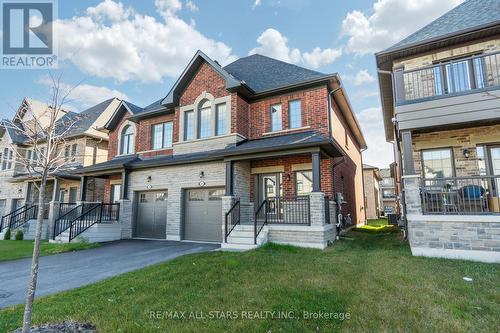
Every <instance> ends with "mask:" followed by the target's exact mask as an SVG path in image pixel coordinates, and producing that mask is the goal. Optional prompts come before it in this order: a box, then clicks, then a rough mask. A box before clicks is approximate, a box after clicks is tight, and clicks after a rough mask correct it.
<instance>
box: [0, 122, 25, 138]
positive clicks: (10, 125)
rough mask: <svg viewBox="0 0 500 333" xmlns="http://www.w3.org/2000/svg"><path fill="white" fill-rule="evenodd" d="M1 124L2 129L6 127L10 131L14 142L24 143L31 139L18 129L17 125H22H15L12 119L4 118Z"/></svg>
mask: <svg viewBox="0 0 500 333" xmlns="http://www.w3.org/2000/svg"><path fill="white" fill-rule="evenodd" d="M0 126H1V127H2V129H5V130H6V131H7V132H8V133H9V136H10V138H11V140H12V142H13V143H16V144H23V143H24V142H26V141H28V140H29V138H28V137H27V136H26V135H24V133H23V132H21V131H19V130H17V129H16V127H18V126H20V125H14V124H13V123H12V121H10V120H8V119H3V120H2V121H1V125H0ZM21 126H22V125H21Z"/></svg>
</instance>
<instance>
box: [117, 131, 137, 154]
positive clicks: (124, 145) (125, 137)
mask: <svg viewBox="0 0 500 333" xmlns="http://www.w3.org/2000/svg"><path fill="white" fill-rule="evenodd" d="M134 144H135V140H134V128H133V127H132V126H131V125H127V126H125V127H124V128H123V130H122V135H121V147H120V154H121V155H127V154H132V153H133V152H134Z"/></svg>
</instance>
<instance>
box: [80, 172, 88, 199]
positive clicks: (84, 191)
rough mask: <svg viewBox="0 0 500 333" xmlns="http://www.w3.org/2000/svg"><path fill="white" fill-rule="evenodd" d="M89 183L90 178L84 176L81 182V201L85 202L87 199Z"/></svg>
mask: <svg viewBox="0 0 500 333" xmlns="http://www.w3.org/2000/svg"><path fill="white" fill-rule="evenodd" d="M87 183H88V176H82V178H81V180H80V201H81V202H85V200H86V199H87Z"/></svg>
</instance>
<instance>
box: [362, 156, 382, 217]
mask: <svg viewBox="0 0 500 333" xmlns="http://www.w3.org/2000/svg"><path fill="white" fill-rule="evenodd" d="M380 181H382V177H381V175H380V170H379V168H377V167H375V166H372V165H368V164H363V183H364V193H365V215H366V219H367V220H374V219H378V218H380V216H381V213H382V211H381V208H380V188H379V182H380Z"/></svg>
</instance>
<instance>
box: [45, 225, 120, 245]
mask: <svg viewBox="0 0 500 333" xmlns="http://www.w3.org/2000/svg"><path fill="white" fill-rule="evenodd" d="M121 230H122V227H121V224H120V223H118V222H103V223H96V224H94V225H93V226H91V227H90V228H88V229H87V230H85V231H84V232H82V233H81V234H80V235H78V236H77V237H76V238H75V239H73V240H72V241H71V242H72V243H77V242H80V241H82V240H85V241H86V242H89V243H99V242H111V241H116V240H119V239H121ZM49 242H51V243H69V229H68V230H66V231H64V232H63V233H62V234H60V235H59V236H57V237H56V239H51V240H50V241H49Z"/></svg>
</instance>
